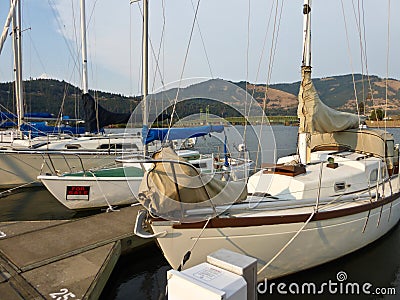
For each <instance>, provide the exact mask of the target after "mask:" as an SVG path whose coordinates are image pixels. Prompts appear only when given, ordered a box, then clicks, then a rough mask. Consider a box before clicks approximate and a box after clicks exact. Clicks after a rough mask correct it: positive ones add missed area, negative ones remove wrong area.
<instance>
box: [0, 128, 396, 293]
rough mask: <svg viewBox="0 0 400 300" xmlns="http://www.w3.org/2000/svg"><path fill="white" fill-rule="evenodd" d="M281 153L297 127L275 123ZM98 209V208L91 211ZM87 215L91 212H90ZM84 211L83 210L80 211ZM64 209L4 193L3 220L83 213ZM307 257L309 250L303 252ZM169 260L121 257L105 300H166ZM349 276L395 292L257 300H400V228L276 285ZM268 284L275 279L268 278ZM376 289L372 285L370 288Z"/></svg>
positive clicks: (49, 200) (42, 197)
mask: <svg viewBox="0 0 400 300" xmlns="http://www.w3.org/2000/svg"><path fill="white" fill-rule="evenodd" d="M273 130H274V134H275V137H276V144H277V148H278V149H280V150H279V154H280V155H284V154H288V153H292V152H294V151H295V140H296V135H297V127H285V126H274V127H273ZM388 131H390V132H391V133H393V135H394V137H395V140H396V143H399V142H400V128H399V129H391V128H390V129H388ZM91 213H95V212H91ZM86 214H88V212H87V213H86ZM81 215H82V214H81ZM81 215H77V214H75V213H74V212H72V211H70V210H68V209H66V208H64V207H63V206H62V205H61V204H59V203H58V202H57V200H56V199H54V198H53V197H52V196H51V195H50V194H49V193H48V192H47V190H45V189H43V188H30V189H25V190H21V191H20V192H19V193H17V194H13V195H7V194H0V221H15V220H43V219H67V218H71V217H79V216H81ZM304 255H309V253H304ZM168 269H170V267H169V266H168V263H167V262H166V260H165V259H164V257H163V256H162V254H161V251H160V249H159V248H158V247H157V246H156V245H153V246H149V247H146V248H144V249H140V250H137V251H135V252H132V253H131V254H128V255H126V256H124V257H122V258H121V259H120V260H119V262H118V263H117V266H116V268H115V269H114V271H113V273H112V275H111V278H110V280H109V282H108V284H107V285H106V287H105V289H104V291H103V294H102V295H101V298H100V299H102V300H108V299H120V300H125V299H126V300H128V299H129V300H131V299H145V300H147V299H164V298H165V285H166V271H167V270H168ZM341 271H342V272H345V273H346V274H347V281H346V282H353V283H359V284H360V285H361V284H362V283H371V284H372V286H373V287H374V288H375V287H380V288H390V287H394V288H396V294H397V296H378V295H372V296H370V297H366V296H362V297H355V296H344V295H336V296H329V295H327V294H324V295H323V296H321V295H320V296H314V297H311V296H310V295H305V296H300V295H285V296H281V295H278V293H277V292H276V290H275V293H274V294H272V295H270V294H263V295H262V294H260V295H259V299H287V298H289V299H310V298H311V299H389V300H394V299H400V226H399V225H398V226H396V227H395V228H394V229H393V230H392V231H391V232H390V233H388V234H387V235H385V236H384V237H383V238H381V239H380V240H378V241H376V242H375V243H373V244H371V245H369V246H368V247H365V248H363V249H361V250H359V251H356V252H355V253H352V254H350V255H347V256H345V257H343V258H341V259H338V260H336V261H334V262H331V263H328V264H325V265H322V266H319V267H316V268H313V269H310V270H307V271H303V272H300V273H297V274H294V275H291V276H287V277H285V278H280V279H277V280H275V281H274V283H275V284H279V283H286V284H287V285H289V284H293V283H296V284H298V285H299V286H301V284H302V283H314V284H316V285H317V286H320V285H321V284H323V283H327V282H329V280H332V281H335V282H337V280H336V276H337V273H338V272H341ZM268 284H269V285H270V284H271V282H268ZM371 290H372V288H371Z"/></svg>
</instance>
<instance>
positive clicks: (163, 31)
mask: <svg viewBox="0 0 400 300" xmlns="http://www.w3.org/2000/svg"><path fill="white" fill-rule="evenodd" d="M161 5H162V20H163V23H162V30H161V37H160V44H159V46H158V51H157V56H156V57H155V61H156V62H157V64H159V61H160V55H161V49H164V47H163V45H164V43H165V42H164V36H165V2H164V0H162V1H161ZM163 54H164V52H163ZM164 57H165V56H164V55H163V62H164ZM163 70H165V68H164V67H163ZM157 71H159V70H158V69H157V66H156V68H155V69H154V76H153V78H154V79H153V85H152V90H153V91H154V89H155V84H156V79H157ZM160 74H161V71H160ZM160 77H161V76H160ZM163 88H164V86H163ZM157 104H158V101H154V106H155V108H154V109H155V111H156V117H157V119H156V120H157V123H158V115H157V114H158V105H157ZM161 104H162V101H161ZM163 111H164V105H162V110H161V114H162V112H163Z"/></svg>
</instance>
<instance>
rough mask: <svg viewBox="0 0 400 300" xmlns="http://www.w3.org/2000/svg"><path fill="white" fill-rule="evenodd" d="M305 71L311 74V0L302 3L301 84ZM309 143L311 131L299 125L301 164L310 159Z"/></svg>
mask: <svg viewBox="0 0 400 300" xmlns="http://www.w3.org/2000/svg"><path fill="white" fill-rule="evenodd" d="M305 72H310V75H311V0H304V5H303V60H302V65H301V74H302V80H301V84H303V80H304V74H305ZM300 96H302V95H300ZM300 96H299V100H300ZM310 143H311V133H310V132H304V131H303V128H300V126H299V136H298V149H299V157H300V162H301V163H302V164H307V163H310V161H311V148H310Z"/></svg>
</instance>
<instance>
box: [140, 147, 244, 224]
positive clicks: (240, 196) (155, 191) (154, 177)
mask: <svg viewBox="0 0 400 300" xmlns="http://www.w3.org/2000/svg"><path fill="white" fill-rule="evenodd" d="M153 158H154V159H155V160H156V161H155V163H154V166H153V167H152V168H151V169H150V170H149V171H148V172H146V174H145V176H144V177H143V180H142V183H141V186H140V188H139V201H140V202H141V204H142V205H143V206H144V207H146V208H147V209H148V210H149V211H150V212H152V213H154V214H156V215H158V216H161V217H163V218H165V219H169V220H178V221H185V222H196V221H199V220H204V215H206V216H207V217H209V216H213V215H215V216H216V213H217V212H216V211H215V210H213V208H214V207H215V206H218V205H230V204H233V203H235V202H240V201H243V200H245V199H246V196H247V187H246V182H244V181H237V182H234V181H222V180H219V179H217V178H215V176H214V175H213V174H205V173H200V172H199V170H198V169H196V168H195V167H194V166H193V165H191V164H189V163H187V162H186V161H185V160H184V159H182V158H181V157H179V156H178V155H177V154H176V153H175V152H174V150H173V149H172V148H170V147H166V148H162V149H161V150H160V151H158V152H156V153H155V154H154V155H153ZM202 209H203V210H204V212H205V214H198V213H196V214H191V211H196V212H201V211H202Z"/></svg>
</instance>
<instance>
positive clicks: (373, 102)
mask: <svg viewBox="0 0 400 300" xmlns="http://www.w3.org/2000/svg"><path fill="white" fill-rule="evenodd" d="M361 11H362V25H363V30H362V31H363V37H364V38H363V40H364V63H365V71H366V75H367V82H368V93H367V98H369V96H371V101H372V104H373V106H375V99H374V94H373V91H372V83H371V78H370V75H369V70H368V56H367V52H366V51H367V38H366V34H365V33H366V30H365V9H364V1H361ZM374 110H375V114H376V108H374ZM378 128H379V124H378Z"/></svg>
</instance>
